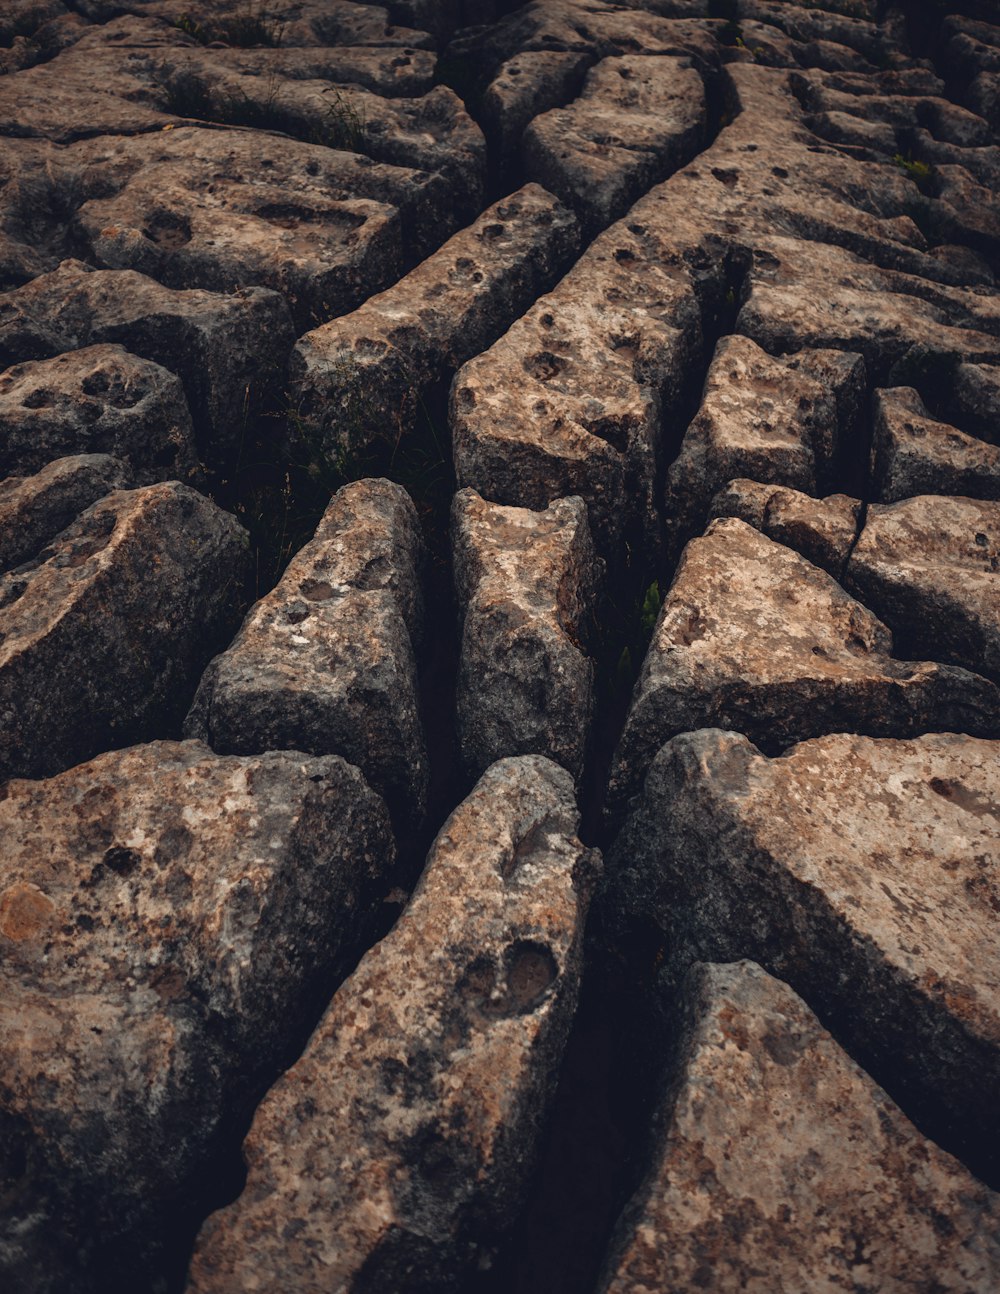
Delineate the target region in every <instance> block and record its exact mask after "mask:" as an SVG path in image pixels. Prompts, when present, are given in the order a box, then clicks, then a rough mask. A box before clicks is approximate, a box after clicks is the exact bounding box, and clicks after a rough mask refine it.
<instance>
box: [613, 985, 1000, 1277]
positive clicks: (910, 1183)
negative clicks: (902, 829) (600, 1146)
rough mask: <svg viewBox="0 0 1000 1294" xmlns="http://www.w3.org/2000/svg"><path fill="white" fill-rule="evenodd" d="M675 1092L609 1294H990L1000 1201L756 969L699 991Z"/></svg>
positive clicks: (997, 1258) (626, 1225)
mask: <svg viewBox="0 0 1000 1294" xmlns="http://www.w3.org/2000/svg"><path fill="white" fill-rule="evenodd" d="M680 1014H681V1017H682V1024H681V1026H680V1028H681V1038H680V1040H679V1042H678V1045H677V1060H676V1062H675V1064H676V1072H675V1076H674V1077H673V1082H674V1083H676V1089H675V1090H674V1091H673V1092H672V1093H671V1097H670V1099H669V1101H668V1103H667V1105H666V1106H665V1107H664V1109H663V1110H662V1111H661V1114H660V1124H659V1128H658V1137H657V1144H656V1146H655V1148H654V1150H653V1154H652V1167H651V1169H650V1172H649V1176H648V1177H647V1179H646V1181H645V1183H644V1185H643V1186H642V1187H641V1188H640V1190H639V1192H638V1193H637V1195H636V1196H635V1198H634V1199H633V1201H632V1203H631V1204H630V1205H629V1206H628V1207H627V1209H626V1212H625V1215H624V1217H623V1219H622V1222H621V1224H620V1226H619V1231H618V1235H617V1238H616V1242H615V1245H614V1247H613V1251H612V1257H611V1259H610V1262H609V1271H608V1273H607V1276H606V1279H605V1280H604V1281H602V1282H601V1290H602V1294H639V1291H645V1290H666V1289H678V1290H680V1289H695V1288H698V1287H699V1286H704V1285H705V1283H706V1281H707V1282H708V1283H709V1284H710V1286H711V1288H712V1289H715V1290H719V1291H723V1290H725V1291H729V1290H733V1291H735V1290H747V1289H752V1288H754V1286H755V1285H756V1284H757V1283H758V1281H759V1280H760V1277H761V1273H763V1272H766V1273H767V1275H766V1280H767V1282H768V1283H769V1284H770V1285H771V1286H772V1288H777V1289H787V1290H792V1289H796V1290H806V1289H809V1290H817V1289H822V1288H824V1287H825V1288H828V1289H835V1288H837V1287H840V1288H846V1289H850V1288H851V1287H852V1286H854V1287H857V1284H858V1282H859V1280H861V1281H863V1282H864V1283H865V1284H866V1285H867V1286H868V1288H870V1289H877V1290H890V1289H891V1290H898V1291H904V1290H912V1291H917V1290H921V1289H926V1288H927V1285H928V1280H933V1281H934V1282H935V1283H936V1284H937V1285H938V1288H939V1289H940V1290H941V1291H945V1290H949V1291H956V1294H957V1291H962V1292H963V1294H966V1292H969V1291H979V1292H980V1294H987V1292H988V1291H991V1290H993V1289H995V1288H996V1285H997V1281H998V1279H1000V1243H998V1239H997V1237H998V1235H1000V1197H998V1196H996V1195H994V1194H993V1193H992V1192H991V1191H988V1190H986V1188H985V1187H983V1185H982V1184H981V1183H980V1182H977V1181H976V1179H975V1178H974V1177H973V1176H972V1175H971V1174H970V1173H969V1172H968V1171H967V1170H966V1169H964V1168H963V1167H962V1166H961V1165H960V1164H959V1163H958V1162H957V1161H956V1160H954V1159H952V1158H951V1157H950V1156H949V1155H946V1154H943V1153H942V1152H941V1151H940V1150H939V1149H938V1148H937V1146H935V1145H934V1144H933V1143H932V1142H929V1141H926V1140H925V1139H924V1138H923V1137H922V1136H921V1135H920V1133H919V1132H918V1131H917V1130H916V1128H914V1127H913V1125H912V1124H911V1123H910V1122H909V1120H908V1119H907V1118H906V1116H905V1115H904V1114H903V1113H902V1111H900V1110H899V1108H898V1107H897V1106H896V1105H894V1104H893V1102H892V1101H891V1100H890V1099H889V1098H888V1097H887V1096H886V1094H885V1093H884V1092H883V1091H882V1090H881V1089H880V1088H879V1087H877V1086H876V1085H875V1084H874V1083H873V1082H872V1080H871V1079H870V1078H869V1077H868V1075H867V1074H865V1073H864V1072H863V1071H862V1070H861V1069H859V1068H858V1066H857V1065H856V1064H855V1063H854V1062H853V1061H852V1060H850V1059H849V1058H848V1057H847V1056H846V1055H845V1054H844V1052H843V1051H841V1049H840V1048H839V1047H838V1046H837V1044H836V1042H834V1040H833V1039H832V1038H831V1037H830V1035H829V1034H828V1033H827V1032H826V1030H825V1029H824V1028H823V1027H822V1025H821V1024H820V1023H819V1021H818V1020H817V1019H816V1017H815V1016H814V1015H813V1013H812V1012H811V1011H810V1010H809V1008H808V1007H807V1006H806V1005H805V1003H804V1002H803V1001H802V1000H801V999H800V998H798V997H796V995H795V994H794V993H793V992H792V990H791V989H790V988H789V987H788V986H787V985H786V984H782V983H781V982H780V981H779V980H775V979H772V978H771V976H769V975H767V974H765V972H764V971H762V970H761V969H760V967H759V966H756V965H754V963H753V962H746V961H744V962H739V963H736V964H735V965H728V966H717V965H716V966H711V965H709V966H706V965H697V966H695V967H693V968H692V970H691V971H690V973H689V975H688V977H687V979H686V980H685V983H684V988H683V999H682V1003H681V1010H680Z"/></svg>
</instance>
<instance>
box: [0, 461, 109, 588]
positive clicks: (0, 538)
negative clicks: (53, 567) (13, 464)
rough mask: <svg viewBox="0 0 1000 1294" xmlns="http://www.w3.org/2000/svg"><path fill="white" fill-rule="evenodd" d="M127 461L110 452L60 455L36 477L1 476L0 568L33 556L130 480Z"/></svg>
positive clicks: (5, 567) (13, 564)
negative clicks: (68, 456) (81, 514)
mask: <svg viewBox="0 0 1000 1294" xmlns="http://www.w3.org/2000/svg"><path fill="white" fill-rule="evenodd" d="M128 477H129V471H128V468H127V466H126V465H125V464H124V463H123V462H122V461H121V460H120V459H117V458H112V457H111V456H110V455H109V454H79V455H77V456H76V457H74V458H57V459H56V460H55V462H53V463H49V464H48V465H47V466H46V467H43V468H42V470H41V471H40V472H38V473H37V474H36V475H35V476H27V477H24V476H8V477H7V479H6V480H2V481H0V571H5V570H9V569H10V568H11V567H12V566H17V564H18V563H19V562H23V561H27V559H28V558H29V557H34V555H35V553H37V552H38V550H39V549H40V548H42V547H43V546H44V545H45V544H46V543H48V541H49V540H50V539H54V538H55V536H56V535H58V533H59V531H60V530H64V529H65V528H66V527H67V526H68V525H69V524H70V522H71V521H75V520H76V518H77V517H78V516H79V515H80V513H81V512H83V511H84V509H86V508H89V507H90V505H91V504H92V503H94V502H95V501H96V500H97V499H99V498H101V497H102V496H103V495H105V494H109V493H110V492H111V491H112V490H117V489H118V488H119V487H121V486H124V485H129V484H131V482H130V481H129V479H128Z"/></svg>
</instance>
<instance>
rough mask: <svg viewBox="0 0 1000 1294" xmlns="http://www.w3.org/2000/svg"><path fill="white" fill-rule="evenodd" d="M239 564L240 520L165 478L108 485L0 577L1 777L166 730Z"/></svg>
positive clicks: (184, 699)
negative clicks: (135, 486)
mask: <svg viewBox="0 0 1000 1294" xmlns="http://www.w3.org/2000/svg"><path fill="white" fill-rule="evenodd" d="M248 567H249V554H248V544H247V536H246V533H245V531H243V530H242V529H241V528H240V526H239V525H238V523H237V522H236V520H235V519H234V518H233V517H230V516H229V515H228V514H227V513H224V512H222V511H221V510H220V509H219V508H217V507H216V506H215V505H214V504H213V503H210V502H209V501H208V500H207V499H206V498H204V497H203V496H202V495H200V494H196V493H195V491H194V490H191V489H189V488H188V487H187V486H186V485H179V484H177V483H176V482H168V483H166V484H163V485H149V486H145V487H143V488H142V489H139V490H118V491H115V492H114V493H112V494H108V495H106V496H105V497H104V498H103V499H101V500H99V501H98V502H97V503H95V504H94V505H93V506H92V507H90V508H88V509H87V511H86V512H84V513H83V514H82V515H81V516H80V517H79V518H78V519H77V520H76V521H75V522H74V523H73V525H71V526H70V527H69V528H68V529H66V530H64V531H63V532H62V534H60V535H59V536H58V538H56V539H55V540H54V541H53V542H52V544H51V545H50V546H49V547H48V548H44V549H42V551H41V552H40V553H39V554H38V556H37V557H36V558H34V560H33V561H32V562H30V563H27V564H25V565H23V566H21V567H18V568H16V569H15V570H14V571H12V572H10V573H8V574H7V575H4V576H2V577H0V777H11V776H28V777H37V776H44V775H46V774H50V773H55V772H58V771H59V770H60V769H63V768H66V767H68V766H69V765H70V764H73V763H76V762H78V761H79V760H81V759H87V758H89V757H90V756H91V755H94V754H96V753H97V752H98V751H100V750H101V749H102V748H103V749H107V748H109V747H117V746H124V745H127V744H128V743H129V742H134V741H142V740H144V739H148V738H150V737H152V736H156V735H157V734H158V733H165V732H169V731H170V730H171V728H172V727H174V726H175V725H176V724H177V723H178V722H179V721H180V719H181V717H182V715H183V713H184V711H185V709H186V708H187V705H188V703H189V700H190V697H191V694H192V692H193V690H194V685H195V682H196V680H197V678H198V676H199V674H200V673H201V671H202V669H204V666H205V663H206V661H207V660H208V658H209V657H210V656H211V654H212V651H213V650H214V649H215V648H217V647H218V644H219V640H220V638H223V637H224V636H225V635H227V634H229V633H231V632H232V631H233V629H234V628H235V625H236V622H237V620H238V616H239V609H240V604H241V600H242V596H243V582H244V579H245V578H246V576H247V575H248Z"/></svg>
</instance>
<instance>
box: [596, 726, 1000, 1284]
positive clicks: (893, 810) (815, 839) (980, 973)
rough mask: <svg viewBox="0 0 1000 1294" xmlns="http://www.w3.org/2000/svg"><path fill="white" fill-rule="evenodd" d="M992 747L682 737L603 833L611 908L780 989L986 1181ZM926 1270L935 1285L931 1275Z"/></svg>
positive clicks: (951, 740) (993, 1020)
mask: <svg viewBox="0 0 1000 1294" xmlns="http://www.w3.org/2000/svg"><path fill="white" fill-rule="evenodd" d="M997 752H998V743H997V742H990V741H981V740H976V739H974V738H970V737H965V736H960V735H956V734H953V733H933V734H930V735H928V736H924V737H920V738H917V739H915V740H910V741H886V740H871V739H870V738H867V737H859V736H855V735H852V734H845V735H837V736H829V737H823V738H821V739H819V740H816V741H808V742H804V743H803V744H802V745H799V746H796V747H794V748H793V749H792V750H790V751H786V752H785V754H784V755H782V756H781V758H779V759H765V758H764V757H763V756H762V755H761V754H759V752H758V751H757V750H755V749H754V747H753V746H752V745H751V744H750V743H749V741H747V739H746V738H745V737H744V736H742V735H739V734H736V733H727V732H718V731H714V730H712V731H702V732H695V733H686V734H684V735H682V736H679V737H677V738H675V739H674V740H673V741H671V742H670V743H669V744H668V745H666V746H664V747H663V749H662V750H661V751H660V753H659V755H658V756H657V757H656V760H655V761H654V763H653V765H652V767H651V769H650V773H649V777H648V778H647V780H646V788H645V792H644V795H643V798H642V800H641V802H640V805H639V807H638V808H637V811H636V813H635V815H634V817H633V818H632V819H631V820H630V822H629V824H628V826H627V827H626V829H625V831H624V833H623V834H622V835H621V836H620V837H619V840H618V843H617V844H616V846H615V849H614V851H613V854H612V857H611V859H609V863H608V868H609V875H613V876H614V877H615V891H614V895H613V896H612V900H611V901H612V904H613V905H617V907H618V909H619V911H620V912H622V913H628V914H631V916H633V917H638V918H639V919H642V920H644V921H647V922H650V923H651V924H652V925H653V927H654V928H656V929H657V930H658V931H660V932H662V935H663V937H664V938H665V939H666V942H667V946H668V947H669V948H670V950H671V952H672V954H674V956H675V959H676V960H675V963H674V968H675V971H676V972H677V973H680V972H681V971H682V970H683V969H684V967H685V966H687V965H688V964H690V962H691V961H692V960H702V959H704V960H717V961H729V960H734V959H736V958H739V957H751V958H753V960H754V961H758V962H760V964H761V965H762V966H764V967H765V969H767V970H768V971H770V973H771V974H773V975H777V976H779V977H780V978H782V979H785V980H787V981H788V983H789V984H790V985H791V986H792V988H793V989H794V990H795V991H796V992H797V993H799V994H800V995H801V996H802V997H803V998H804V999H805V1000H806V1002H808V1003H809V1004H810V1005H811V1007H812V1008H813V1009H814V1010H815V1011H816V1012H817V1014H818V1015H819V1016H820V1019H821V1020H823V1021H824V1023H826V1025H827V1026H828V1027H829V1028H831V1029H832V1030H833V1032H834V1033H835V1034H836V1036H837V1037H838V1038H839V1039H841V1041H842V1042H843V1044H844V1045H845V1046H847V1047H848V1048H849V1049H850V1051H851V1054H852V1055H853V1056H855V1057H856V1058H857V1059H858V1061H859V1062H860V1063H861V1064H863V1065H864V1067H865V1069H867V1070H868V1071H869V1072H870V1073H871V1074H872V1076H873V1077H874V1078H875V1080H876V1081H877V1082H879V1083H881V1084H882V1085H883V1086H885V1087H886V1088H887V1090H888V1091H889V1092H890V1094H891V1095H892V1096H893V1098H894V1099H895V1100H897V1101H899V1102H900V1104H901V1105H902V1106H903V1108H904V1109H905V1110H906V1112H907V1114H908V1115H909V1116H910V1117H911V1118H914V1119H915V1120H916V1121H917V1122H918V1123H919V1124H920V1126H921V1127H922V1128H925V1130H926V1131H927V1132H928V1133H930V1134H931V1135H933V1137H934V1139H935V1140H936V1141H938V1142H939V1144H941V1145H943V1146H944V1147H945V1148H946V1149H948V1150H949V1151H951V1152H952V1153H956V1154H959V1155H961V1156H962V1157H963V1159H964V1160H965V1162H966V1163H967V1164H968V1165H969V1167H970V1168H971V1169H972V1170H973V1171H974V1172H977V1173H979V1174H985V1175H986V1176H987V1177H993V1178H995V1177H996V1175H997V1170H998V1167H1000V1138H998V1137H997V1135H996V1123H995V1121H994V1120H993V1119H992V1116H991V1114H990V1111H991V1110H992V1109H993V1108H995V1103H996V1100H997V1097H998V1095H1000V1091H998V1076H1000V1065H998V1063H997V1051H998V1045H1000V963H998V960H997V948H998V947H1000V943H998V940H997V933H998V932H997V921H998V918H997V913H998V910H1000V904H998V902H997V894H996V865H997V831H996V823H997V816H998V812H1000V781H998V770H1000V761H998V759H997ZM935 1274H936V1273H935Z"/></svg>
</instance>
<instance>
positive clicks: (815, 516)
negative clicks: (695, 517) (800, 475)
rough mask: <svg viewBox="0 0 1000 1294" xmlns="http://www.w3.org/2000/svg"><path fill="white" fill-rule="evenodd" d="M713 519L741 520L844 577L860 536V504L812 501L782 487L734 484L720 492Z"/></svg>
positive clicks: (834, 497)
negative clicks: (848, 560) (736, 518)
mask: <svg viewBox="0 0 1000 1294" xmlns="http://www.w3.org/2000/svg"><path fill="white" fill-rule="evenodd" d="M709 515H710V516H711V517H712V518H715V517H738V518H739V519H740V520H741V521H745V522H746V523H747V525H748V526H753V527H754V528H755V529H756V530H759V531H761V533H762V534H765V535H767V537H768V538H769V539H773V540H775V541H776V542H777V543H779V544H784V545H785V547H786V548H794V549H795V551H796V552H797V553H801V554H802V556H803V557H805V558H806V560H807V561H810V562H812V564H813V565H814V566H820V567H822V568H823V570H824V571H826V572H827V573H828V574H830V575H832V576H833V577H834V579H840V578H841V576H842V575H843V571H844V565H845V563H846V561H847V558H848V556H849V555H850V552H851V549H852V547H853V546H854V541H855V540H856V539H857V537H858V523H859V521H860V518H861V500H860V499H852V498H850V496H849V495H846V494H830V495H828V496H827V497H826V498H825V499H813V498H811V497H810V496H809V495H808V494H802V493H801V492H800V491H799V490H788V489H785V488H783V487H782V486H780V485H779V486H774V485H763V484H762V483H761V482H759V481H747V480H735V481H730V482H729V484H728V485H726V486H724V487H723V488H722V489H721V490H720V491H719V492H718V494H716V496H715V498H714V499H713V500H712V504H711V508H710V509H709Z"/></svg>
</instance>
